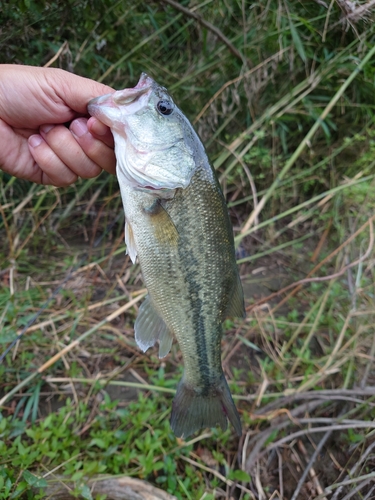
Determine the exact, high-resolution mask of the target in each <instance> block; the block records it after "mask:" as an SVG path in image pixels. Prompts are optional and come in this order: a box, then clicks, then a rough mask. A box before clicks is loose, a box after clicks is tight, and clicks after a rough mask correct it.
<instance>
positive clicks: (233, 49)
mask: <svg viewBox="0 0 375 500" xmlns="http://www.w3.org/2000/svg"><path fill="white" fill-rule="evenodd" d="M160 1H161V2H164V3H167V4H169V5H171V6H172V7H173V8H174V9H176V10H179V11H180V12H182V13H183V14H185V15H186V16H188V17H192V18H193V19H195V20H196V21H198V23H200V24H202V26H205V27H206V28H207V29H208V30H210V31H211V32H212V33H214V34H215V35H216V36H217V37H218V38H219V39H220V40H221V41H222V42H224V43H225V45H226V46H227V47H228V49H229V50H230V51H231V52H232V54H234V55H235V56H236V57H238V59H240V60H241V61H242V62H243V63H244V64H246V59H245V57H244V56H243V55H242V54H241V52H240V51H239V50H238V49H237V48H236V47H235V46H234V45H233V44H232V42H231V41H230V40H229V39H228V38H227V37H226V36H225V35H224V34H223V33H222V32H221V31H220V30H219V28H217V27H216V26H214V25H213V24H211V23H209V22H208V21H206V20H205V19H203V17H202V16H201V15H199V14H196V13H195V12H192V11H191V10H190V9H188V8H186V7H184V6H183V5H181V4H179V3H177V2H174V0H160Z"/></svg>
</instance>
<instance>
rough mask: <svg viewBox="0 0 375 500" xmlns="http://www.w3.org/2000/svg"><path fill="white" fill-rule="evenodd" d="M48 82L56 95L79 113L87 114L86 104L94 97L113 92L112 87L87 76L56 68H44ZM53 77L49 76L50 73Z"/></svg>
mask: <svg viewBox="0 0 375 500" xmlns="http://www.w3.org/2000/svg"><path fill="white" fill-rule="evenodd" d="M44 71H46V72H47V73H46V79H47V80H48V84H49V85H50V86H51V87H52V88H53V89H54V91H55V93H56V95H57V96H58V97H59V98H60V99H62V100H63V101H64V102H65V103H66V104H67V105H68V106H69V107H70V108H71V109H73V110H74V111H76V112H77V113H80V114H87V104H88V102H89V101H90V100H91V99H93V98H94V97H98V96H100V95H104V94H110V93H113V92H114V89H113V88H111V87H108V85H104V84H102V83H98V82H96V81H94V80H90V79H89V78H84V77H82V76H78V75H74V74H73V73H68V72H67V71H64V70H61V69H57V68H45V69H44ZM52 72H53V78H50V75H52Z"/></svg>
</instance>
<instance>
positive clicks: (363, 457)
mask: <svg viewBox="0 0 375 500" xmlns="http://www.w3.org/2000/svg"><path fill="white" fill-rule="evenodd" d="M374 447H375V442H374V443H371V444H370V446H369V447H368V448H367V450H366V451H365V452H364V453H362V454H361V456H360V458H359V460H358V461H357V462H356V463H355V464H354V465H353V467H352V468H351V469H350V471H349V473H348V475H347V476H346V478H345V479H344V481H346V480H347V479H349V478H351V477H353V475H354V474H355V473H356V472H357V470H358V468H359V467H360V466H361V465H362V463H363V462H364V461H365V460H366V458H367V457H368V456H369V454H370V453H371V452H372V450H373V449H374ZM343 487H344V482H342V483H341V486H340V487H339V488H338V489H337V490H336V491H335V493H334V495H333V497H332V499H331V500H339V496H340V493H341V492H342V489H343Z"/></svg>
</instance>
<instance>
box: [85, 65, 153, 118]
mask: <svg viewBox="0 0 375 500" xmlns="http://www.w3.org/2000/svg"><path fill="white" fill-rule="evenodd" d="M154 85H155V82H154V80H153V79H152V78H151V77H149V76H148V75H147V74H146V73H142V74H141V77H140V79H139V81H138V83H137V85H136V86H135V87H134V88H127V89H124V90H117V91H115V92H113V93H111V94H105V95H101V96H99V97H95V98H94V99H91V101H89V103H88V106H87V110H88V112H89V114H90V115H91V116H94V117H95V118H98V119H99V120H100V121H102V122H103V123H105V124H106V125H108V126H112V125H113V123H114V122H116V121H117V120H119V119H120V118H121V117H124V115H125V116H126V115H132V114H135V113H137V112H138V111H140V110H142V109H143V108H145V107H146V106H147V104H148V101H149V98H150V95H151V92H152V90H153V86H154ZM120 108H121V109H120ZM116 118H117V120H116Z"/></svg>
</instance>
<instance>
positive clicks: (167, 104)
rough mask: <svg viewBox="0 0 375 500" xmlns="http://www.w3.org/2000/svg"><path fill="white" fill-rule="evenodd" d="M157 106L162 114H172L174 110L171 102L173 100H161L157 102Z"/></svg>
mask: <svg viewBox="0 0 375 500" xmlns="http://www.w3.org/2000/svg"><path fill="white" fill-rule="evenodd" d="M156 108H157V110H158V111H159V113H160V114H161V115H165V116H166V115H170V114H171V113H172V111H173V103H171V101H166V100H161V101H159V102H158V103H157V105H156Z"/></svg>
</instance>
